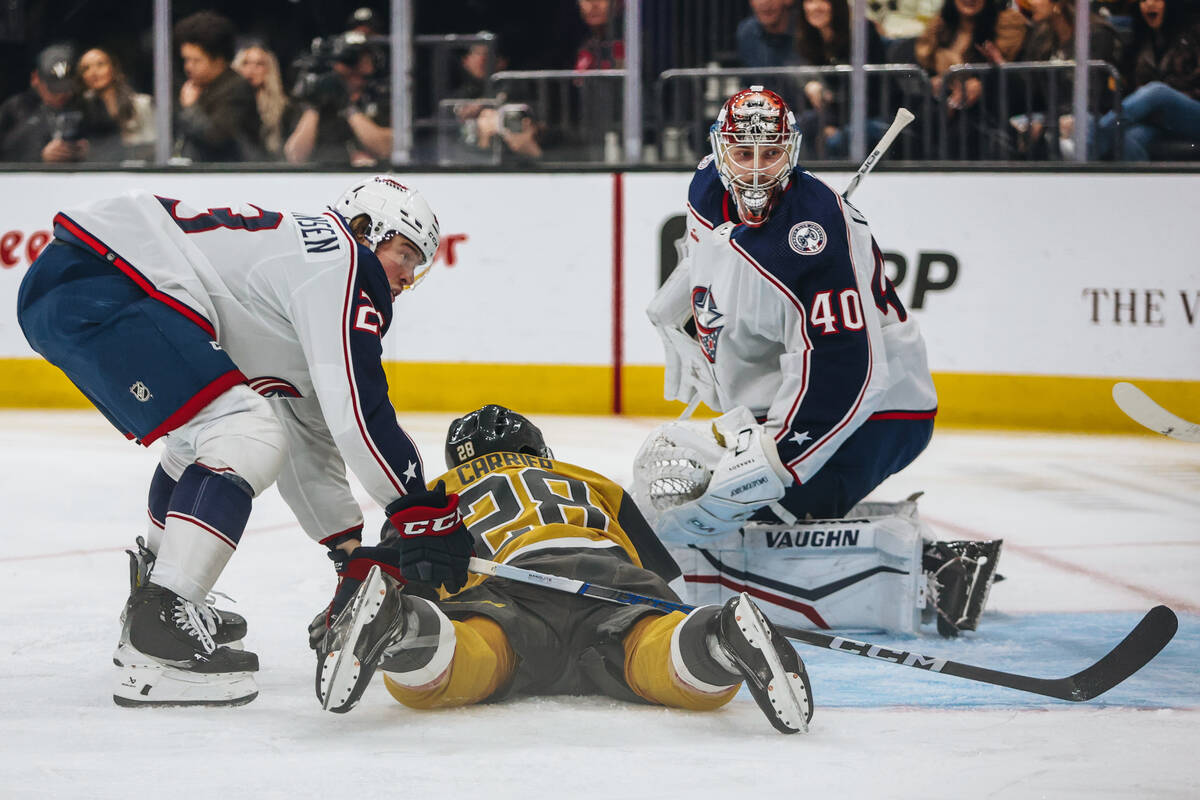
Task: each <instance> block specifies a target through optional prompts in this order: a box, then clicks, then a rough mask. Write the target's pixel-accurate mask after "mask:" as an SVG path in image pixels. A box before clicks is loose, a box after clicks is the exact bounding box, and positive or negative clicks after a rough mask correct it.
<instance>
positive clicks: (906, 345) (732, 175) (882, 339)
mask: <svg viewBox="0 0 1200 800" xmlns="http://www.w3.org/2000/svg"><path fill="white" fill-rule="evenodd" d="M710 137H711V144H712V152H711V154H710V155H708V156H706V157H705V158H704V160H702V161H701V162H700V164H699V166H698V167H697V170H696V173H695V175H694V176H693V178H692V182H691V186H690V188H689V191H688V198H687V231H686V233H685V235H684V237H683V239H682V240H681V241H680V243H679V244H678V249H679V254H680V261H679V264H678V265H677V266H676V268H675V270H674V271H673V272H672V273H671V275H670V276H669V277H668V279H667V281H666V282H665V283H664V284H663V286H662V288H661V289H660V290H659V291H658V292H657V294H656V295H655V296H654V299H653V300H652V301H651V303H650V305H649V307H648V308H647V315H648V316H649V318H650V321H651V322H652V323H653V324H654V326H655V328H656V330H657V331H658V333H659V335H660V337H661V338H662V341H663V346H664V351H665V356H666V371H665V386H664V396H665V397H666V398H667V399H668V400H680V401H682V402H684V403H688V404H689V409H690V408H692V407H694V406H695V405H696V404H697V403H699V402H704V403H705V404H706V405H708V406H709V407H710V408H712V409H714V410H716V411H718V412H727V413H725V414H724V416H722V417H720V418H719V419H718V420H717V422H716V423H715V424H713V423H701V422H696V423H693V422H687V421H682V422H675V423H668V424H667V425H665V426H663V427H661V428H659V429H658V430H657V431H655V432H654V434H653V435H651V436H650V438H649V439H648V440H647V442H646V443H645V445H644V446H643V447H642V449H641V452H640V453H639V454H638V457H637V462H636V464H635V487H634V489H635V492H634V493H635V495H636V496H638V497H640V498H641V503H642V508H643V511H644V512H645V513H646V515H647V516H649V517H650V518H651V519H652V521H654V522H655V525H656V529H657V531H658V533H659V535H660V536H661V537H662V538H663V540H664V541H666V542H669V543H670V544H672V545H673V546H674V547H676V548H678V549H679V550H680V552H678V553H677V554H676V558H677V560H678V561H679V562H680V565H681V566H683V567H684V572H685V575H686V576H687V578H688V583H689V586H690V588H691V589H692V590H694V591H693V593H695V591H702V592H707V593H708V594H707V595H705V596H707V597H712V596H714V594H713V593H720V592H726V591H741V589H734V587H736V586H743V587H751V591H752V592H753V593H754V595H755V597H756V598H759V599H761V600H763V601H765V602H767V603H773V604H774V605H775V606H776V607H775V608H773V609H770V610H769V611H768V614H771V615H772V616H773V618H774V619H778V620H781V621H782V620H787V621H788V622H791V623H794V624H808V625H814V626H818V627H836V628H845V627H855V628H858V627H869V628H885V629H889V630H896V631H911V630H914V629H915V627H916V625H917V620H919V618H920V612H921V611H922V610H925V611H927V612H929V613H934V611H935V610H936V616H937V617H938V620H939V626H938V627H939V630H940V631H941V632H942V633H943V634H944V635H956V634H957V632H958V631H959V630H964V629H972V628H974V627H975V625H976V624H977V622H978V613H979V611H981V610H982V607H983V602H984V600H985V599H986V595H987V590H988V587H989V585H990V582H991V580H992V577H993V576H994V574H995V573H994V570H995V565H996V559H997V557H998V555H999V548H1000V543H999V542H989V543H935V542H933V541H932V537H931V536H929V534H928V532H927V531H923V529H922V526H921V525H920V522H919V519H918V517H917V512H916V505H915V502H911V501H910V502H906V503H898V504H891V505H880V504H861V501H862V500H863V499H864V498H866V497H867V495H868V494H869V493H870V492H871V490H872V489H874V488H875V487H876V486H878V485H879V484H880V483H881V482H882V481H883V480H884V479H885V478H887V477H888V476H889V475H892V474H894V473H896V472H899V471H900V470H902V469H903V468H904V467H906V466H907V465H908V464H910V463H911V462H912V461H913V460H914V459H916V458H917V456H919V455H920V453H921V452H922V451H923V450H924V449H925V447H926V446H927V444H928V443H929V439H930V436H931V435H932V432H933V420H934V417H935V415H936V413H937V394H936V392H935V391H934V386H933V380H932V377H931V376H930V373H929V367H928V365H927V360H926V355H925V342H924V339H923V338H922V336H921V332H920V329H919V326H918V325H917V322H916V320H915V319H914V318H912V317H911V316H910V315H909V314H908V312H907V310H906V309H905V307H904V305H903V303H902V302H901V301H900V298H899V297H898V295H897V293H896V290H895V287H894V286H893V285H892V283H891V281H890V280H889V279H888V278H887V276H886V274H885V273H884V263H883V255H882V251H881V250H880V248H879V246H878V245H877V244H876V242H875V239H874V237H873V236H872V234H871V229H870V227H869V225H868V223H867V220H866V218H865V217H864V216H863V215H862V214H861V213H860V212H859V211H858V210H857V209H856V208H854V207H853V206H851V205H850V204H849V202H847V201H846V200H844V199H843V198H842V197H841V196H839V195H838V194H837V192H835V191H834V190H833V189H831V188H830V187H829V186H827V185H825V184H824V183H823V182H821V181H820V180H819V179H817V178H816V177H814V176H813V175H812V174H810V173H808V172H806V171H805V170H804V169H802V168H801V167H800V166H798V164H797V154H798V147H799V137H800V134H799V132H798V130H797V128H796V122H795V118H794V116H793V115H792V112H791V110H790V109H789V108H788V106H787V104H786V103H785V102H784V101H783V100H782V98H780V96H779V95H777V94H776V93H774V92H772V91H770V90H768V89H765V88H764V87H762V86H752V87H750V88H749V89H746V90H743V91H740V92H737V93H736V94H734V95H733V96H732V97H730V98H729V100H728V101H726V103H725V104H724V106H723V107H722V109H721V111H720V113H719V115H718V117H717V120H716V122H715V123H714V125H713V127H712V130H711V134H710ZM685 416H686V414H685ZM926 573H929V575H931V576H932V577H931V578H930V579H928V580H927V579H926V578H925V574H926ZM930 588H932V589H933V591H934V594H933V595H931V594H930ZM705 602H710V601H709V600H705Z"/></svg>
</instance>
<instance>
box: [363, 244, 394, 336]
mask: <svg viewBox="0 0 1200 800" xmlns="http://www.w3.org/2000/svg"><path fill="white" fill-rule="evenodd" d="M355 247H357V248H358V253H357V255H356V257H357V258H358V276H357V282H358V288H359V289H360V290H362V291H364V292H366V293H367V297H369V298H371V305H373V306H375V310H376V311H378V312H379V315H380V316H381V317H383V325H382V328H381V330H380V335H383V334H385V333H387V330H388V328H389V327H391V325H392V287H391V284H389V283H388V277H387V273H386V272H384V271H383V264H381V263H379V258H378V257H377V256H376V255H375V254H374V253H373V252H371V248H369V247H367V246H365V245H363V244H359V243H355Z"/></svg>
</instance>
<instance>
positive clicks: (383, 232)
mask: <svg viewBox="0 0 1200 800" xmlns="http://www.w3.org/2000/svg"><path fill="white" fill-rule="evenodd" d="M333 210H334V211H336V212H338V213H339V214H341V215H342V216H343V217H345V218H346V219H347V221H351V222H352V221H353V220H354V219H355V218H356V217H358V216H360V215H363V214H365V215H366V216H367V218H368V222H367V227H366V230H364V231H362V234H361V235H362V236H363V238H365V239H366V240H367V242H368V244H369V245H370V246H371V250H376V249H378V247H379V245H381V244H383V243H384V242H386V241H387V240H388V239H391V238H392V237H393V236H403V237H404V238H405V239H408V240H409V241H410V242H412V243H413V244H414V245H416V247H417V249H418V250H420V251H421V255H422V256H423V258H424V260H423V261H422V262H421V264H420V265H418V268H417V272H416V274H415V275H414V276H413V282H412V285H413V286H416V285H417V284H418V283H419V282H420V281H421V279H422V278H424V277H425V275H426V274H427V273H428V272H429V268H430V267H431V266H432V265H433V256H434V254H435V253H436V252H437V249H438V243H439V242H440V241H441V232H440V231H439V229H438V221H437V216H436V215H435V214H434V213H433V209H431V208H430V207H429V203H427V202H425V198H424V197H422V196H421V193H420V192H418V191H417V190H416V189H410V188H409V187H407V186H405V185H404V184H402V183H401V182H400V181H399V180H397V179H396V178H395V177H393V176H391V175H376V176H375V177H373V178H370V179H368V180H367V181H365V182H363V181H359V182H357V183H355V184H354V185H353V186H351V187H350V188H349V189H347V190H346V191H345V192H344V193H343V194H342V196H341V197H339V198H338V201H337V203H336V204H334V206H333Z"/></svg>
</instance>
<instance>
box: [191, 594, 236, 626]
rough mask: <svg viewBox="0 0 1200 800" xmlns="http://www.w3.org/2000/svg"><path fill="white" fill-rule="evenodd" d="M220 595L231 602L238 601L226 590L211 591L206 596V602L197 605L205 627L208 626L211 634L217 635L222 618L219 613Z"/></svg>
mask: <svg viewBox="0 0 1200 800" xmlns="http://www.w3.org/2000/svg"><path fill="white" fill-rule="evenodd" d="M218 597H224V598H225V599H226V600H228V601H229V602H231V603H236V602H237V601H236V600H234V599H233V598H232V597H230V596H229V595H227V594H225V593H224V592H209V594H208V596H207V597H205V598H204V602H203V603H202V604H200V605H197V606H196V610H197V611H198V612H199V614H200V618H201V619H202V620H204V625H205V627H207V628H208V632H209V634H211V635H213V636H216V635H217V628H219V627H220V625H221V618H220V616H218V615H217V598H218Z"/></svg>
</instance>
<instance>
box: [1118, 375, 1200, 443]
mask: <svg viewBox="0 0 1200 800" xmlns="http://www.w3.org/2000/svg"><path fill="white" fill-rule="evenodd" d="M1112 395H1113V401H1114V402H1115V403H1116V404H1117V406H1118V407H1119V408H1120V409H1121V410H1122V411H1124V412H1125V413H1126V414H1127V415H1129V418H1130V419H1132V420H1133V421H1134V422H1136V423H1138V424H1139V425H1145V426H1146V427H1147V428H1149V429H1150V430H1152V431H1157V432H1158V433H1161V434H1162V435H1163V436H1170V437H1171V438H1172V439H1178V440H1179V441H1181V442H1200V425H1197V424H1196V423H1194V422H1188V421H1187V420H1186V419H1183V418H1182V417H1177V416H1175V415H1174V414H1172V413H1171V412H1170V411H1167V410H1166V409H1165V408H1163V407H1162V406H1160V405H1159V404H1158V403H1156V402H1154V400H1152V399H1151V398H1150V395H1148V394H1146V393H1145V392H1143V391H1142V390H1141V389H1139V388H1138V387H1136V386H1134V385H1133V384H1132V383H1125V382H1121V383H1117V384H1114V385H1113V388H1112Z"/></svg>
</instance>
